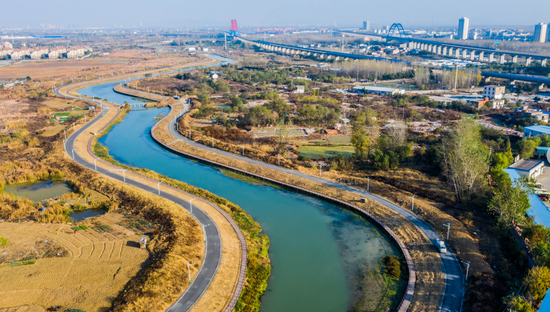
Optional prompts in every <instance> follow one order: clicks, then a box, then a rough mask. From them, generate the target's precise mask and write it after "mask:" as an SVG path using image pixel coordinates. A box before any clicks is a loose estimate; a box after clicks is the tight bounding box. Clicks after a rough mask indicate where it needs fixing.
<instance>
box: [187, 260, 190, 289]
mask: <svg viewBox="0 0 550 312" xmlns="http://www.w3.org/2000/svg"><path fill="white" fill-rule="evenodd" d="M187 272H189V284H191V270H190V269H189V261H187Z"/></svg>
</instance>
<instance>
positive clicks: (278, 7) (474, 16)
mask: <svg viewBox="0 0 550 312" xmlns="http://www.w3.org/2000/svg"><path fill="white" fill-rule="evenodd" d="M0 7H1V8H2V9H1V11H2V12H3V14H2V18H1V19H0V26H4V27H5V26H18V27H25V26H27V25H28V26H31V27H37V26H39V25H40V24H41V23H50V24H53V25H65V26H68V25H76V26H79V27H112V26H114V25H122V26H133V25H135V26H139V25H140V22H141V23H142V24H143V26H144V27H149V26H175V27H194V26H197V27H201V26H202V27H206V26H208V27H227V28H229V27H230V20H231V19H233V18H235V19H237V20H238V23H239V26H249V27H257V26H267V25H274V26H286V27H292V26H297V25H312V26H317V25H318V26H327V25H334V24H335V23H336V24H337V25H338V26H357V27H359V25H360V24H361V23H362V21H363V20H369V21H371V24H372V25H378V26H381V25H389V24H391V23H393V22H400V23H402V24H403V25H404V26H405V28H408V27H413V26H425V27H431V26H432V24H433V25H435V26H454V27H456V25H457V24H458V19H459V18H460V17H461V16H467V17H469V18H470V26H471V27H476V26H492V25H509V26H514V25H534V24H536V23H539V22H550V1H549V0H523V1H521V0H520V1H518V0H513V1H512V0H454V1H449V0H416V1H415V0H393V1H392V0H390V1H387V0H386V1H385V0H376V1H374V0H363V1H358V0H338V1H336V0H332V1H330V0H315V1H313V0H272V1H258V0H256V1H254V0H241V1H239V0H234V1H228V0H223V1H222V0H195V1H189V0H180V1H177V0H148V1H143V0H88V1H84V0H25V1H8V0H0Z"/></svg>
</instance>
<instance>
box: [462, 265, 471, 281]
mask: <svg viewBox="0 0 550 312" xmlns="http://www.w3.org/2000/svg"><path fill="white" fill-rule="evenodd" d="M460 262H462V263H464V264H466V280H468V271H470V261H466V262H464V261H460Z"/></svg>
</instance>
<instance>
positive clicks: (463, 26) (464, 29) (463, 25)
mask: <svg viewBox="0 0 550 312" xmlns="http://www.w3.org/2000/svg"><path fill="white" fill-rule="evenodd" d="M469 27H470V19H469V18H467V17H462V18H461V19H459V20H458V38H457V39H459V40H468V31H469Z"/></svg>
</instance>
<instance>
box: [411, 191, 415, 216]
mask: <svg viewBox="0 0 550 312" xmlns="http://www.w3.org/2000/svg"><path fill="white" fill-rule="evenodd" d="M411 198H412V205H411V212H414V195H413V196H412V197H411Z"/></svg>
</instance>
